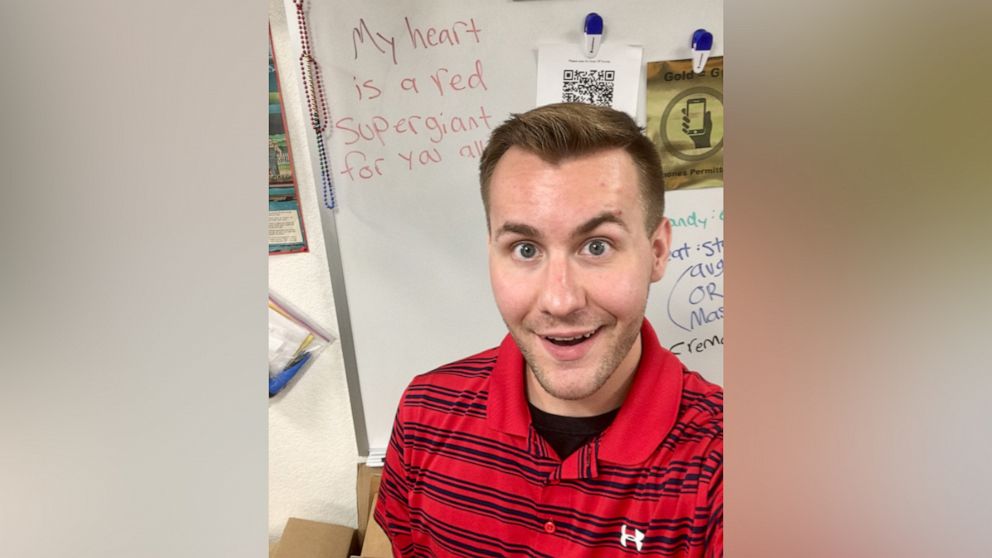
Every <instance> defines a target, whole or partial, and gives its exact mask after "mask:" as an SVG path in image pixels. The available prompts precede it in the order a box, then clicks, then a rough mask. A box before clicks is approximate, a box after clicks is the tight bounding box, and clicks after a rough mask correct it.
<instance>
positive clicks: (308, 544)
mask: <svg viewBox="0 0 992 558" xmlns="http://www.w3.org/2000/svg"><path fill="white" fill-rule="evenodd" d="M357 548H358V540H357V536H356V532H355V529H352V528H351V527H344V526H341V525H332V524H330V523H321V522H319V521H309V520H306V519H299V518H296V517H291V518H289V520H288V521H286V527H285V528H283V531H282V538H280V539H279V542H278V543H276V545H275V547H274V548H273V547H270V552H271V554H270V555H271V557H272V558H348V557H349V556H351V555H353V554H354V553H355V551H356V550H357ZM387 558H389V557H388V556H387Z"/></svg>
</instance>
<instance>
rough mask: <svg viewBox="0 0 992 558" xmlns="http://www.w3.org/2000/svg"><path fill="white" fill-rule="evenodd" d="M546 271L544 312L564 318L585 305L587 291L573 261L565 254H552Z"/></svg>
mask: <svg viewBox="0 0 992 558" xmlns="http://www.w3.org/2000/svg"><path fill="white" fill-rule="evenodd" d="M544 271H545V273H544V285H543V286H542V291H541V310H542V311H543V312H544V313H546V314H549V315H552V316H556V317H559V318H562V317H566V316H568V315H570V314H572V313H573V312H575V311H576V310H579V309H581V308H583V307H585V305H586V297H585V291H584V289H583V288H582V285H581V284H580V283H581V282H580V280H579V279H580V278H579V275H578V274H577V273H576V270H575V269H574V267H573V262H570V261H569V259H568V258H567V257H565V256H552V257H550V258H549V259H548V264H547V267H546V268H545V270H544Z"/></svg>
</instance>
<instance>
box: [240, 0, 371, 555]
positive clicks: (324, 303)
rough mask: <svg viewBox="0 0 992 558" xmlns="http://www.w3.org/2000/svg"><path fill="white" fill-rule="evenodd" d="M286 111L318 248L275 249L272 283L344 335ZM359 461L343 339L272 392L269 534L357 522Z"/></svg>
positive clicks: (305, 162)
mask: <svg viewBox="0 0 992 558" xmlns="http://www.w3.org/2000/svg"><path fill="white" fill-rule="evenodd" d="M269 24H270V26H271V29H272V40H273V46H274V48H275V54H276V57H277V61H278V64H279V68H280V70H282V71H283V74H281V75H280V77H281V81H282V94H283V97H290V96H292V98H299V95H300V90H299V84H298V83H296V82H295V80H293V79H288V78H287V77H285V73H286V70H285V69H284V68H286V66H287V64H293V63H295V61H294V60H292V58H289V57H287V56H286V53H287V52H289V50H288V48H287V47H288V40H289V39H288V37H287V27H286V14H285V11H284V9H283V6H282V2H281V1H280V0H270V2H269ZM294 24H295V21H294ZM259 71H260V72H261V71H264V70H263V68H259ZM264 98H265V97H264V92H259V99H261V100H264ZM263 108H264V104H263V102H259V110H262V109H263ZM286 119H287V122H286V124H287V127H288V132H289V134H290V141H291V142H292V145H293V146H301V147H300V148H298V149H294V150H293V157H294V165H295V169H296V176H297V184H298V187H299V191H300V202H301V206H302V208H303V220H304V226H305V227H306V231H307V240H308V242H309V245H310V251H309V252H308V253H304V254H286V255H278V256H270V257H269V288H270V289H271V290H272V291H274V292H276V293H277V294H278V295H280V296H281V297H282V298H284V299H286V300H287V301H288V302H289V303H291V304H292V305H294V306H295V307H297V308H299V309H300V310H302V311H303V312H305V313H306V314H308V315H309V316H310V317H311V318H312V319H313V320H314V321H315V322H316V323H318V324H319V325H321V326H323V327H324V328H325V329H327V330H328V331H330V332H331V333H333V334H334V335H335V337H337V336H338V325H337V317H336V314H335V311H334V298H333V295H332V292H331V281H330V276H329V275H328V269H327V257H326V254H325V251H324V237H323V234H322V233H321V227H320V214H319V203H320V201H319V199H318V197H317V190H316V188H315V187H314V182H313V175H312V172H311V169H312V168H313V167H312V165H311V162H310V160H309V156H308V154H307V150H306V149H304V148H302V146H303V145H304V141H303V140H304V137H305V133H306V125H307V123H306V122H304V121H303V119H302V115H301V114H287V115H286ZM259 141H264V140H263V139H262V138H259ZM260 380H261V378H260ZM357 462H358V448H357V445H356V442H355V427H354V423H353V421H352V416H351V401H350V400H349V398H348V386H347V383H346V380H345V372H344V360H343V358H342V355H341V347H340V344H339V343H338V342H337V341H335V343H333V344H332V345H330V346H329V347H327V348H326V349H325V350H324V351H323V352H322V353H321V354H320V356H319V357H318V358H317V359H316V360H314V361H313V364H312V365H311V366H310V368H309V369H307V370H306V371H305V372H304V373H303V375H302V376H301V377H298V378H297V379H295V380H294V381H293V382H292V383H291V384H290V385H289V386H288V387H287V388H286V389H285V390H284V391H283V392H282V393H280V394H279V395H277V396H276V397H274V398H272V399H270V400H269V538H270V539H276V538H278V537H279V536H280V535H281V534H282V529H283V527H284V526H285V524H286V519H287V518H289V517H301V518H304V519H312V520H315V521H325V522H329V523H338V524H341V525H349V526H352V527H354V526H355V525H356V507H355V474H356V463H357Z"/></svg>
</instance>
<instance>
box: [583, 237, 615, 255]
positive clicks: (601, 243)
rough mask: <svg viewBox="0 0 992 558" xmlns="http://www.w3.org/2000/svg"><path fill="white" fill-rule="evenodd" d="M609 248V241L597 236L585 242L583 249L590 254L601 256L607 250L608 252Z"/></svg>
mask: <svg viewBox="0 0 992 558" xmlns="http://www.w3.org/2000/svg"><path fill="white" fill-rule="evenodd" d="M610 248H611V246H610V243H609V242H606V241H605V240H602V239H598V238H597V239H596V240H590V241H589V242H587V243H586V247H585V250H586V252H588V253H589V254H590V255H593V256H602V255H604V254H606V253H607V252H609V250H610Z"/></svg>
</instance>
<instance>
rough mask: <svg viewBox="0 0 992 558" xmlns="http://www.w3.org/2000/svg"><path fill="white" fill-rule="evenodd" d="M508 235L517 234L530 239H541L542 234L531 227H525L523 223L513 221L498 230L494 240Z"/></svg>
mask: <svg viewBox="0 0 992 558" xmlns="http://www.w3.org/2000/svg"><path fill="white" fill-rule="evenodd" d="M506 233H516V234H518V235H520V236H526V237H528V238H540V237H541V233H540V232H539V231H538V230H537V229H535V228H534V227H532V226H530V225H525V224H523V223H514V222H513V221H507V222H506V223H503V226H502V227H500V228H499V229H497V230H496V235H495V236H493V238H494V239H496V238H499V237H500V236H502V235H503V234H506Z"/></svg>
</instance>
